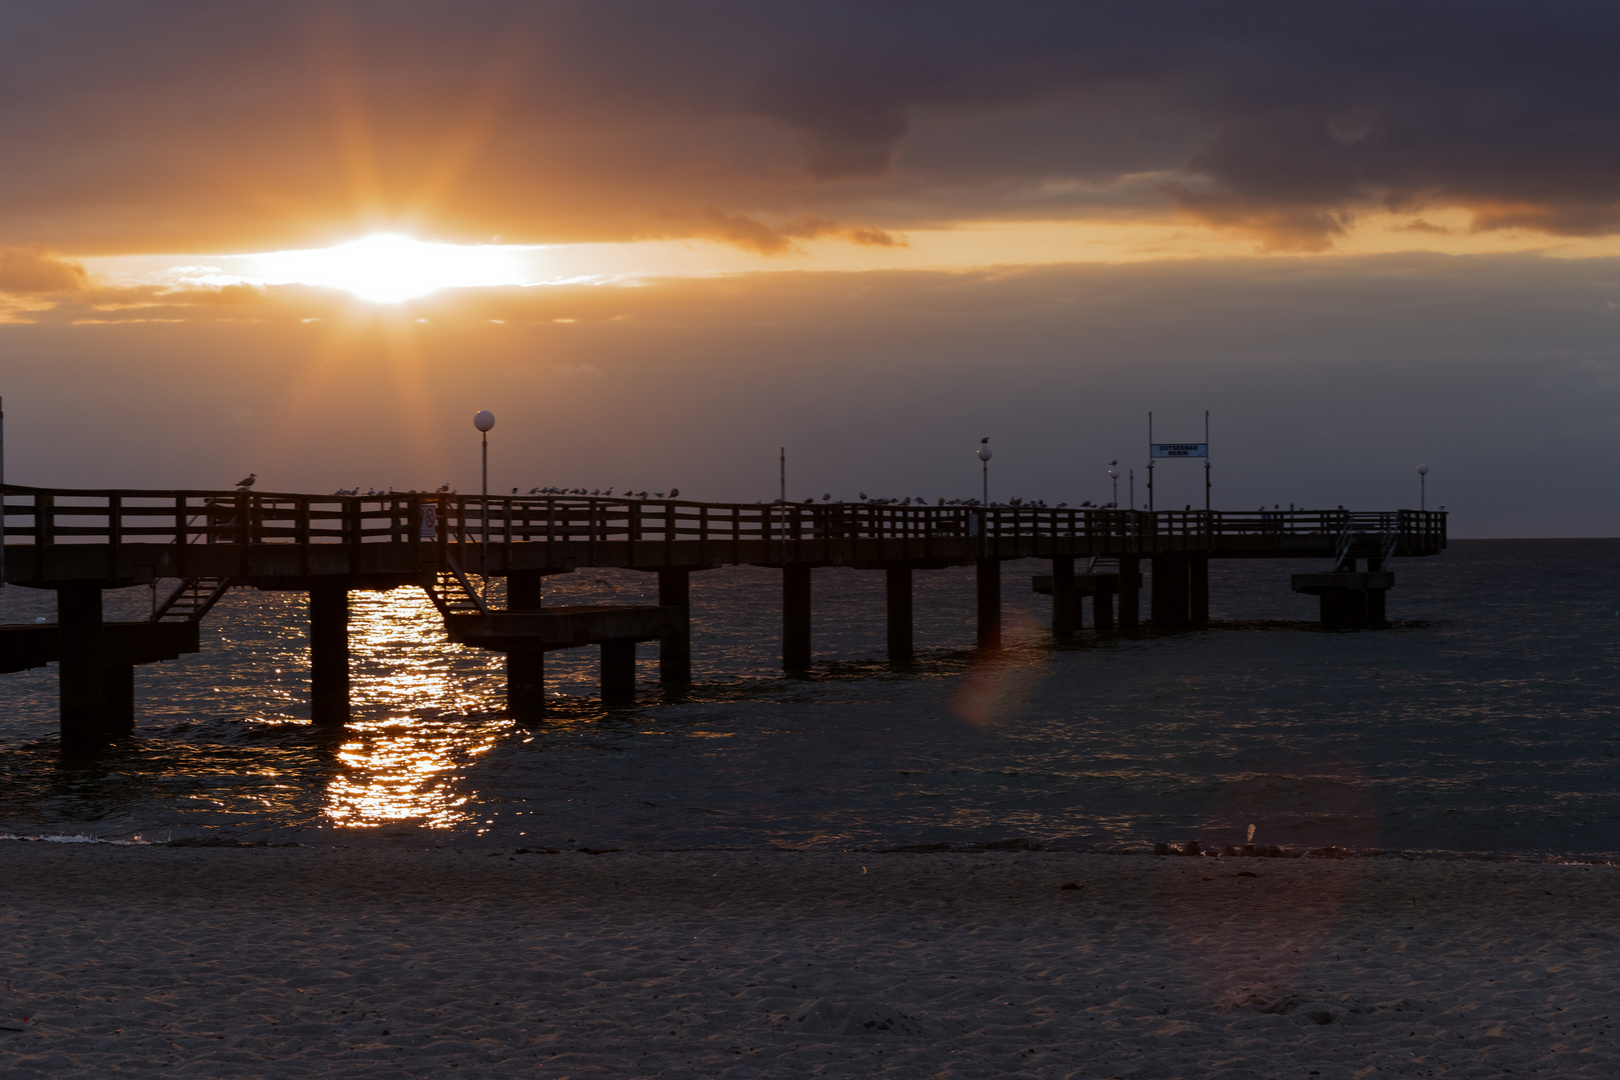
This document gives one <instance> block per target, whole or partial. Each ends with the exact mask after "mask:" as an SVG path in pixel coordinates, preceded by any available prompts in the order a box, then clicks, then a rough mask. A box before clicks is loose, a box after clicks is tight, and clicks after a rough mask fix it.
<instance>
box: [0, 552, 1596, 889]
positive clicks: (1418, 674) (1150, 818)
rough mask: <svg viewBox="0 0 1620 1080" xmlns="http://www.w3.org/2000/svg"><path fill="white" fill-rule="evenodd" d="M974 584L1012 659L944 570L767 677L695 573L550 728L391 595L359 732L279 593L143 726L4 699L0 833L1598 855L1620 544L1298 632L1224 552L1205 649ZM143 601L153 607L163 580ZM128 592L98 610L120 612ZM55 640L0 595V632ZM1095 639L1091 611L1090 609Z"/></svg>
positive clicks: (39, 690) (368, 611)
mask: <svg viewBox="0 0 1620 1080" xmlns="http://www.w3.org/2000/svg"><path fill="white" fill-rule="evenodd" d="M1047 567H1048V564H1046V563H1044V562H1040V561H1036V560H1026V561H1022V562H1009V563H1006V564H1004V566H1003V574H1004V579H1003V594H1004V598H1005V609H1004V613H1005V621H1006V628H1007V633H1006V638H1007V642H1008V647H1007V648H1006V649H1005V650H1003V651H1002V652H1001V653H1000V654H998V655H995V656H993V657H984V656H980V655H978V654H976V653H975V651H974V650H973V648H972V645H973V633H974V629H973V628H974V610H973V592H974V588H973V571H972V569H971V568H962V569H950V570H937V571H919V572H918V573H917V574H916V575H915V582H916V640H917V647H918V662H917V664H916V665H915V667H914V668H912V669H910V670H906V671H891V670H890V668H889V666H888V664H887V662H886V661H885V658H884V655H883V636H884V629H883V576H882V574H880V573H876V572H870V571H858V570H845V569H825V570H817V571H816V572H815V576H814V588H815V661H816V667H815V670H814V671H813V673H811V674H810V675H809V676H808V677H802V678H790V677H786V676H784V675H783V674H782V673H781V672H780V670H779V662H778V661H779V655H780V654H779V615H780V610H781V606H780V605H781V587H780V576H779V574H778V573H777V572H774V571H770V570H766V569H757V568H748V567H728V568H723V569H719V570H714V571H709V572H705V573H701V574H695V575H693V579H692V604H693V608H692V625H693V664H694V678H695V682H694V685H693V686H692V687H690V688H689V689H685V690H682V691H680V692H665V691H663V690H662V689H660V687H659V686H658V684H657V647H656V645H653V644H647V645H643V646H641V647H640V649H639V650H638V652H639V660H638V663H639V678H640V686H639V688H638V691H639V693H640V695H641V697H640V701H639V703H638V704H636V705H635V706H632V707H628V708H620V709H603V708H602V707H601V706H600V704H599V703H598V702H597V700H596V696H595V695H596V686H597V655H596V650H595V649H594V648H587V649H578V650H571V651H567V652H556V653H551V654H549V655H548V656H547V659H546V677H547V681H548V686H549V690H550V693H551V698H550V706H549V708H550V714H549V716H548V718H547V720H546V721H545V722H544V723H541V724H538V725H535V726H527V727H526V726H523V725H520V724H517V723H515V722H513V721H511V720H509V719H507V718H506V716H505V715H504V713H503V710H502V700H503V691H504V674H503V662H502V658H501V657H500V656H499V655H497V654H491V653H486V652H482V651H480V650H477V649H471V648H465V647H459V646H455V645H451V644H448V643H447V642H446V641H445V640H444V638H443V632H442V627H441V624H440V622H439V618H438V615H437V613H436V612H435V611H434V609H433V607H432V606H431V604H430V603H429V602H428V601H427V599H426V598H425V596H424V595H423V594H422V593H421V592H420V591H419V590H415V589H400V590H395V591H393V592H389V593H356V594H354V597H353V621H352V626H351V641H352V646H353V695H352V699H353V721H352V723H351V724H350V725H349V726H348V727H347V728H346V729H344V730H342V731H323V730H317V729H315V728H313V727H312V726H311V725H310V724H309V722H308V716H309V706H308V650H307V640H306V627H307V623H306V617H305V608H304V597H303V595H302V594H300V593H268V592H258V591H255V590H252V589H236V590H233V591H232V592H230V593H229V594H228V595H227V596H226V597H225V599H224V600H222V601H221V602H220V604H219V605H218V606H217V607H216V608H215V609H214V611H213V612H212V613H211V614H210V615H209V616H208V619H207V621H206V622H205V623H204V625H203V627H202V651H201V652H200V653H198V654H196V655H191V656H185V657H182V658H180V659H178V660H174V661H169V662H166V663H161V664H153V665H147V666H144V667H141V668H138V669H137V672H136V694H137V708H138V713H139V717H138V728H137V731H136V733H135V735H134V736H133V737H131V738H130V739H128V740H126V741H125V742H124V743H123V744H121V745H118V746H116V747H114V748H112V749H110V750H108V751H107V752H106V753H105V754H103V755H102V756H100V757H99V758H97V759H95V760H93V761H89V762H78V763H69V762H65V761H63V760H62V759H61V757H60V755H59V754H58V751H57V742H56V670H55V667H54V665H53V666H52V667H49V668H43V669H36V670H34V671H29V672H21V673H16V674H10V675H0V834H5V833H11V834H20V835H34V836H75V835H83V836H92V837H101V838H106V839H120V840H125V839H131V838H135V837H140V838H142V839H144V840H148V841H162V840H168V839H217V840H222V841H230V840H236V841H246V842H299V843H307V844H372V843H384V844H400V843H405V844H412V845H416V844H453V845H456V846H463V847H465V846H480V845H482V846H490V847H497V846H505V847H511V846H533V847H558V848H566V847H595V848H602V847H618V848H627V849H629V848H664V849H668V848H694V847H703V848H715V847H739V848H761V847H790V848H849V847H857V846H874V847H884V846H903V845H915V844H938V843H950V844H969V843H974V842H989V841H998V840H1007V839H1013V838H1023V839H1027V840H1029V841H1031V842H1035V843H1040V844H1043V845H1048V846H1054V847H1068V848H1097V849H1102V850H1118V849H1126V850H1144V849H1146V848H1148V847H1149V846H1150V845H1152V844H1154V843H1177V844H1179V843H1184V842H1186V841H1188V840H1198V841H1200V842H1201V843H1203V844H1205V845H1210V844H1217V845H1218V844H1225V843H1235V844H1241V843H1243V841H1244V840H1245V838H1246V836H1247V833H1248V829H1249V827H1250V826H1251V825H1252V826H1253V827H1254V829H1255V842H1257V843H1260V844H1270V845H1278V846H1282V847H1290V848H1294V849H1296V850H1297V849H1300V848H1318V847H1324V846H1329V845H1335V846H1338V847H1341V848H1345V849H1354V850H1359V851H1380V850H1381V851H1402V852H1411V853H1430V854H1437V853H1467V854H1475V855H1479V854H1490V855H1505V856H1519V857H1554V858H1559V857H1580V858H1610V857H1614V856H1615V855H1616V854H1617V853H1620V541H1614V540H1474V541H1455V542H1453V544H1452V546H1451V547H1450V549H1449V550H1447V551H1446V552H1444V553H1443V554H1441V555H1440V556H1438V557H1435V558H1428V559H1400V560H1395V562H1394V563H1393V564H1392V568H1393V570H1394V572H1395V577H1396V586H1395V589H1394V590H1393V591H1392V592H1391V594H1390V598H1389V615H1390V618H1391V619H1392V620H1393V626H1392V627H1391V628H1389V629H1385V630H1376V631H1346V632H1324V631H1322V630H1320V629H1319V628H1317V627H1316V625H1315V622H1314V620H1315V614H1316V612H1315V604H1316V601H1315V600H1314V598H1311V597H1307V596H1300V595H1296V594H1294V593H1292V592H1291V591H1290V590H1289V587H1288V576H1289V574H1290V573H1294V572H1300V571H1306V570H1320V569H1324V568H1325V567H1324V566H1322V565H1319V564H1318V563H1316V562H1310V563H1306V562H1295V561H1291V560H1253V561H1240V560H1230V561H1217V562H1215V563H1213V564H1212V567H1211V574H1210V578H1211V583H1210V611H1211V616H1212V619H1213V620H1214V622H1213V624H1212V625H1211V626H1210V627H1209V628H1208V629H1200V630H1194V631H1187V632H1181V633H1170V634H1155V633H1152V632H1144V633H1143V634H1141V635H1137V636H1124V635H1119V636H1115V635H1096V634H1094V633H1092V632H1091V631H1089V630H1088V631H1086V632H1085V633H1083V634H1082V635H1081V636H1080V638H1079V639H1077V641H1076V642H1075V643H1073V644H1068V643H1063V644H1059V643H1054V642H1053V641H1052V640H1051V638H1050V636H1049V634H1048V633H1047V632H1046V629H1045V628H1046V626H1047V624H1048V623H1049V621H1050V600H1049V598H1047V597H1044V596H1039V595H1036V594H1034V593H1032V592H1031V590H1030V582H1029V579H1030V577H1031V575H1033V574H1036V573H1042V572H1045V571H1046V570H1047ZM168 584H171V585H172V583H168ZM546 586H547V588H546V599H547V602H548V603H555V604H565V603H654V602H656V601H655V593H656V587H655V582H654V579H653V578H652V577H650V576H649V575H645V574H638V573H635V572H630V571H610V570H583V571H580V572H578V573H575V574H571V575H562V576H558V577H552V578H548V579H547V581H546ZM152 599H153V598H152V594H151V592H150V591H149V590H146V589H131V590H123V591H121V592H118V593H109V594H108V596H107V609H108V617H109V618H140V617H143V616H144V614H145V613H146V612H148V611H149V610H150V606H151V603H152ZM52 618H54V594H52V593H49V592H38V591H31V590H27V589H21V588H15V587H13V588H8V589H6V590H4V593H3V594H0V621H4V622H12V623H16V622H34V621H36V620H41V619H43V620H50V619H52ZM1088 623H1089V614H1088Z"/></svg>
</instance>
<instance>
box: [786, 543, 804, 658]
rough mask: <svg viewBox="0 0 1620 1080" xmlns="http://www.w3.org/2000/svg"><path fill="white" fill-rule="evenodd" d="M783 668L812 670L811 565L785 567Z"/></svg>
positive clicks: (799, 564)
mask: <svg viewBox="0 0 1620 1080" xmlns="http://www.w3.org/2000/svg"><path fill="white" fill-rule="evenodd" d="M782 668H783V670H785V671H808V670H810V568H809V567H808V566H806V565H804V564H803V563H788V564H787V565H785V566H783V567H782Z"/></svg>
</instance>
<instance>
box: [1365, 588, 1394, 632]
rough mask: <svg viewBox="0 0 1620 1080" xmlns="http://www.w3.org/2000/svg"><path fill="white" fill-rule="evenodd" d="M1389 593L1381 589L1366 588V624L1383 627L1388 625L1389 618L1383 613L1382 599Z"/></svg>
mask: <svg viewBox="0 0 1620 1080" xmlns="http://www.w3.org/2000/svg"><path fill="white" fill-rule="evenodd" d="M1388 596H1389V593H1388V592H1386V591H1385V590H1383V589H1369V590H1367V625H1368V626H1374V627H1384V626H1388V625H1389V618H1388V616H1387V615H1386V614H1385V608H1384V601H1385V600H1386V599H1387V598H1388Z"/></svg>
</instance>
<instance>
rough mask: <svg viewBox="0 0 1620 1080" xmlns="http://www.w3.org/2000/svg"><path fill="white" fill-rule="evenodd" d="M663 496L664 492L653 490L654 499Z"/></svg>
mask: <svg viewBox="0 0 1620 1080" xmlns="http://www.w3.org/2000/svg"><path fill="white" fill-rule="evenodd" d="M663 497H664V493H663V492H662V491H655V492H653V498H655V499H662V498H663Z"/></svg>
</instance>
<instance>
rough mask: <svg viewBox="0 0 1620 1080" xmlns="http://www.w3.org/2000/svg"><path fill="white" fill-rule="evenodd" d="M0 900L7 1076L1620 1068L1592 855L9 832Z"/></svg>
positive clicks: (1606, 891)
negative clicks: (413, 846) (445, 844)
mask: <svg viewBox="0 0 1620 1080" xmlns="http://www.w3.org/2000/svg"><path fill="white" fill-rule="evenodd" d="M0 882H3V884H0V889H3V894H0V901H3V911H4V938H3V942H0V970H3V973H4V980H5V981H4V999H5V1001H4V1009H3V1017H0V1028H3V1030H0V1077H5V1078H12V1077H16V1078H22V1077H76V1076H105V1075H112V1074H120V1075H122V1074H132V1075H143V1074H147V1073H152V1074H157V1073H162V1074H164V1075H192V1076H205V1077H224V1076H323V1077H325V1076H331V1077H338V1076H368V1077H374V1076H391V1075H400V1076H442V1075H447V1074H455V1075H468V1076H516V1075H535V1076H555V1077H594V1076H614V1077H618V1076H673V1077H749V1076H796V1075H817V1076H872V1075H880V1076H896V1077H957V1076H964V1077H965V1076H975V1077H976V1076H986V1077H988V1076H998V1077H999V1076H1031V1077H1071V1076H1077V1077H1182V1076H1187V1077H1192V1076H1198V1077H1308V1076H1321V1077H1324V1078H1327V1077H1363V1076H1375V1075H1400V1076H1459V1077H1471V1076H1491V1077H1496V1076H1502V1075H1507V1074H1512V1075H1525V1074H1528V1075H1540V1076H1559V1077H1577V1076H1579V1077H1612V1076H1615V1075H1620V1046H1617V1039H1616V1035H1615V1028H1616V1027H1617V1026H1620V993H1617V991H1620V963H1617V961H1616V957H1615V948H1616V943H1617V939H1620V877H1617V873H1616V870H1615V869H1614V868H1613V867H1609V866H1582V865H1565V866H1539V865H1538V866H1532V865H1523V864H1512V863H1481V862H1449V863H1448V862H1408V861H1401V860H1390V859H1377V860H1347V861H1329V860H1306V859H1299V860H1278V859H1216V858H1184V857H1173V858H1156V857H1153V856H1147V855H1140V856H1100V855H1074V854H1061V853H1051V852H1017V853H1013V852H994V853H984V854H961V853H938V854H872V853H837V854H822V853H800V852H768V853H750V852H687V853H630V852H616V853H605V854H599V855H589V854H581V853H578V852H568V853H564V854H540V853H528V854H517V853H515V852H514V851H511V850H505V851H500V852H498V853H495V854H490V853H488V852H486V851H457V850H454V849H440V850H409V851H407V850H368V849H307V848H304V849H282V848H271V849H265V848H255V849H175V848H166V847H112V846H106V845H87V844H80V845H68V844H52V843H39V842H17V841H12V842H5V843H0ZM1069 885H1076V886H1079V887H1078V888H1069V887H1066V886H1069Z"/></svg>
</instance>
